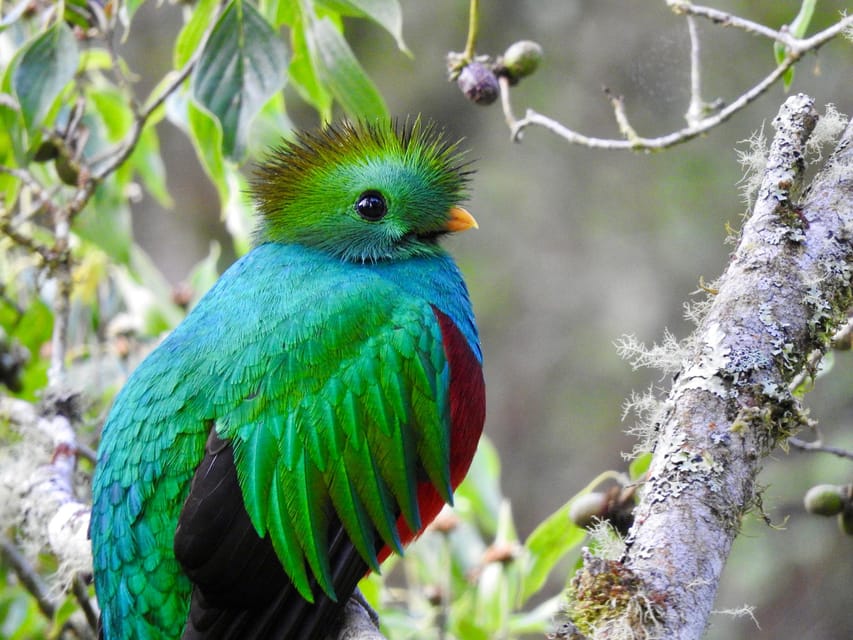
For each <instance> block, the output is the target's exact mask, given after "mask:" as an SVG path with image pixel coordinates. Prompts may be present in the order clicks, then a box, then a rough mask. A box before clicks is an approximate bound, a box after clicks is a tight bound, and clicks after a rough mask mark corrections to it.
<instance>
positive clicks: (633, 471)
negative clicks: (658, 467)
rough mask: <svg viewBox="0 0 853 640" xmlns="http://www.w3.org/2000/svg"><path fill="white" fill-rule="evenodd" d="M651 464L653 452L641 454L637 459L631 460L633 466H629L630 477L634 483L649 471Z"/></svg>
mask: <svg viewBox="0 0 853 640" xmlns="http://www.w3.org/2000/svg"><path fill="white" fill-rule="evenodd" d="M651 463H652V453H651V451H646V452H645V453H641V454H640V455H638V456H637V457H636V458H634V459H633V460H631V464H629V465H628V476H629V477H630V478H631V480H632V481H634V482H636V481H637V480H639V479H640V478H641V477H642V476H643V475H644V474H645V473H646V471H648V470H649V465H650V464H651Z"/></svg>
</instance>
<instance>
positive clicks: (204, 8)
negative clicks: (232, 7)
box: [174, 0, 219, 69]
mask: <svg viewBox="0 0 853 640" xmlns="http://www.w3.org/2000/svg"><path fill="white" fill-rule="evenodd" d="M217 7H219V0H199V2H198V4H196V6H195V9H193V13H192V16H190V19H189V20H187V22H186V24H184V27H183V28H182V29H181V32H180V33H179V34H178V37H177V39H176V40H175V55H174V60H175V68H176V69H180V68H181V67H183V66H184V65H185V64H186V63H187V62H189V59H190V58H192V57H193V54H194V53H195V52H196V51H197V50H198V48H199V47H200V46H201V39H202V38H203V37H204V34H205V32H206V31H207V25H209V24H210V21H211V20H212V19H213V16H214V15H216V9H217Z"/></svg>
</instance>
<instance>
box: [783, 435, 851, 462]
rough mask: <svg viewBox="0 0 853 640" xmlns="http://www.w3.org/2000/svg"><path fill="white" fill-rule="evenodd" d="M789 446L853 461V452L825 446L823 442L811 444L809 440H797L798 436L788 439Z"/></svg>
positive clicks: (816, 441)
mask: <svg viewBox="0 0 853 640" xmlns="http://www.w3.org/2000/svg"><path fill="white" fill-rule="evenodd" d="M788 444H789V445H791V446H792V447H794V448H795V449H800V450H801V451H814V452H818V453H830V454H832V455H834V456H838V457H839V458H846V459H848V460H853V451H848V450H847V449H842V448H841V447H833V446H831V445H828V444H823V442H821V441H820V440H815V441H813V442H809V441H807V440H803V439H801V438H797V437H796V436H792V437H790V438H788Z"/></svg>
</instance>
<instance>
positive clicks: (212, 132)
mask: <svg viewBox="0 0 853 640" xmlns="http://www.w3.org/2000/svg"><path fill="white" fill-rule="evenodd" d="M186 108H187V121H188V124H189V133H190V140H191V141H192V143H193V146H194V147H195V150H196V155H197V156H198V158H199V160H201V165H202V167H204V170H205V172H206V173H207V175H208V176H209V177H210V180H211V182H213V186H215V187H216V190H217V192H218V193H219V202H220V204H221V205H222V206H224V205H225V203H226V202H228V198H229V190H228V179H227V176H226V175H225V158H224V157H223V156H222V127H221V126H220V124H219V121H218V120H217V119H216V118H214V117H213V116H212V115H211V114H210V113H208V112H207V111H206V110H205V109H204V108H202V107H200V106H198V105H196V104H195V103H193V102H192V101H190V102H188V103H187V104H186Z"/></svg>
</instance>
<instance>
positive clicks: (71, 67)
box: [12, 21, 78, 131]
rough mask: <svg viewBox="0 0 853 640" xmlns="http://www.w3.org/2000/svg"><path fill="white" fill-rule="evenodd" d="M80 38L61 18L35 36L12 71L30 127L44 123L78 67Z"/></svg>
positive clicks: (31, 128)
mask: <svg viewBox="0 0 853 640" xmlns="http://www.w3.org/2000/svg"><path fill="white" fill-rule="evenodd" d="M77 60H78V51H77V41H76V40H75V39H74V34H72V33H71V29H69V28H68V26H67V25H66V24H65V23H64V22H62V21H59V22H57V23H56V24H55V25H53V26H52V27H51V28H50V29H48V30H47V31H45V32H44V33H42V34H41V35H39V36H38V37H37V38H35V39H34V40H32V41H31V42H30V43H29V44H28V45H27V46H26V49H25V51H24V53H23V55H22V56H21V57H20V59H19V60H18V64H17V65H16V67H15V70H14V72H13V74H12V88H13V90H14V92H15V95H16V96H17V97H18V103H19V104H20V105H21V113H22V114H23V116H24V122H25V123H26V126H27V129H28V130H29V131H34V130H35V129H37V128H38V127H39V126H41V124H42V122H43V121H44V119H45V117H46V116H47V114H48V113H49V112H50V109H51V107H52V106H53V103H54V101H55V100H56V98H57V97H58V96H59V93H60V92H61V91H62V89H63V88H64V87H65V85H66V84H68V83H69V82H70V81H71V79H72V78H73V77H74V73H75V72H76V71H77Z"/></svg>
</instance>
